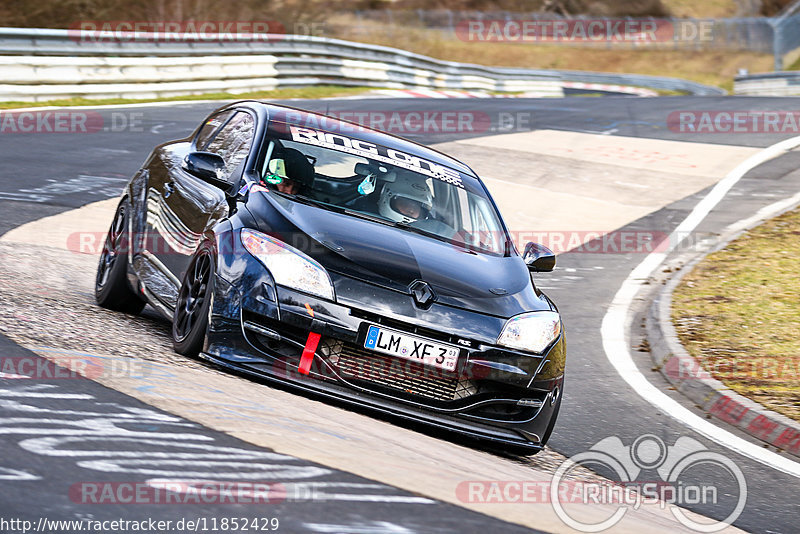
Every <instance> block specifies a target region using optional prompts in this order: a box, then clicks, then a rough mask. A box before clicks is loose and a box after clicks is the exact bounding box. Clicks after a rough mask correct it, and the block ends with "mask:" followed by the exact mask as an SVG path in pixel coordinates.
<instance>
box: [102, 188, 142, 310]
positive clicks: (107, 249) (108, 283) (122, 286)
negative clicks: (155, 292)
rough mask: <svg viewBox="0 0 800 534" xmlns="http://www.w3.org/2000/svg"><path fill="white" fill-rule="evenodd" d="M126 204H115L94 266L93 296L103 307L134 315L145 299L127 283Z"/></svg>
mask: <svg viewBox="0 0 800 534" xmlns="http://www.w3.org/2000/svg"><path fill="white" fill-rule="evenodd" d="M127 276H128V207H127V205H126V202H125V201H124V200H123V201H122V202H121V203H120V205H119V206H118V207H117V212H116V213H115V214H114V220H113V221H112V222H111V228H109V229H108V234H106V241H105V243H104V244H103V251H102V252H101V253H100V261H99V263H98V265H97V276H96V277H95V283H94V298H95V300H96V301H97V304H99V305H100V306H102V307H103V308H108V309H110V310H115V311H121V312H125V313H132V314H136V313H139V312H140V311H142V308H144V305H145V302H144V301H143V300H142V299H141V298H139V296H138V295H137V294H136V293H135V292H133V291H131V288H130V286H129V285H128V280H127Z"/></svg>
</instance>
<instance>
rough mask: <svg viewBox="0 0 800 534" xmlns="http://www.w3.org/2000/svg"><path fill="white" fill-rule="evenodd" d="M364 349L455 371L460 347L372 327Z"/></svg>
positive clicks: (380, 327) (368, 331)
mask: <svg viewBox="0 0 800 534" xmlns="http://www.w3.org/2000/svg"><path fill="white" fill-rule="evenodd" d="M364 348H367V349H370V350H374V351H376V352H382V353H384V354H391V355H392V356H398V357H400V358H405V359H406V360H412V361H415V362H420V363H424V364H425V365H430V366H433V367H438V368H439V369H444V370H446V371H454V370H455V368H456V364H457V363H458V355H459V353H460V350H459V349H458V347H453V346H451V345H444V344H442V343H434V342H433V341H430V340H427V339H424V338H421V337H417V336H412V335H410V334H406V333H404V332H398V331H397V330H392V329H389V328H385V327H382V326H374V325H370V327H369V330H367V340H366V341H365V342H364Z"/></svg>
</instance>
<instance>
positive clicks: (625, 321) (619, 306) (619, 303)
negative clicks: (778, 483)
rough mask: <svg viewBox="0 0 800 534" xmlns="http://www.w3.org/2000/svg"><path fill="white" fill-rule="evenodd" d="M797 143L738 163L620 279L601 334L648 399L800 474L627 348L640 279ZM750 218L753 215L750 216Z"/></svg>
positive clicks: (620, 368) (612, 357) (726, 443)
mask: <svg viewBox="0 0 800 534" xmlns="http://www.w3.org/2000/svg"><path fill="white" fill-rule="evenodd" d="M797 146H800V137H792V138H791V139H786V140H785V141H781V142H780V143H777V144H774V145H772V146H770V147H767V148H765V149H764V150H762V151H761V152H759V153H757V154H754V155H752V156H750V157H749V158H747V159H746V160H745V161H743V162H742V163H740V164H739V165H738V166H737V167H736V168H735V169H733V170H732V171H731V172H730V173H729V174H728V175H727V176H726V177H725V178H724V179H722V180H721V181H720V182H719V183H717V185H716V186H714V188H713V189H712V190H711V191H710V192H709V193H708V194H707V195H706V196H705V197H704V198H703V199H702V200H701V201H700V202H699V203H698V204H697V205H696V206H695V207H694V209H693V210H692V212H691V213H690V214H689V215H688V216H687V217H686V219H684V220H683V222H681V223H680V224H679V225H678V227H677V228H675V230H674V231H673V232H672V234H671V235H670V236H669V243H670V245H669V248H668V250H667V251H666V252H653V253H650V254H649V255H648V256H647V257H646V258H645V259H644V260H642V262H641V263H640V264H639V265H637V266H636V268H635V269H634V270H633V271H631V273H630V274H629V275H628V277H627V278H626V279H625V281H624V282H623V283H622V286H621V287H620V289H619V291H617V294H616V295H614V300H613V301H612V302H611V305H610V306H609V308H608V311H607V312H606V314H605V316H604V317H603V323H602V326H601V327H600V333H601V335H602V337H603V349H604V350H605V353H606V357H607V358H608V361H609V362H611V365H613V366H614V368H615V369H616V370H617V372H618V373H619V375H620V376H621V377H622V378H623V380H625V382H627V383H628V385H630V386H631V387H632V388H633V390H634V391H635V392H636V393H638V394H639V395H640V396H641V397H642V398H643V399H644V400H646V401H647V402H649V403H650V404H652V405H653V406H655V407H656V408H658V409H659V410H660V411H662V412H663V413H665V414H667V415H669V416H670V417H672V418H674V419H676V420H678V421H680V422H681V423H683V424H684V425H686V426H688V427H690V428H692V429H693V430H695V431H696V432H698V433H699V434H701V435H703V436H705V437H706V438H708V439H710V440H712V441H715V442H716V443H718V444H720V445H722V446H723V447H726V448H728V449H730V450H732V451H734V452H737V453H739V454H741V455H743V456H746V457H748V458H750V459H752V460H755V461H757V462H760V463H762V464H764V465H767V466H769V467H772V468H774V469H777V470H779V471H782V472H784V473H787V474H790V475H793V476H795V477H798V478H800V463H797V462H795V461H793V460H790V459H789V458H786V457H784V456H781V455H779V454H776V453H774V452H772V451H769V450H767V449H765V448H764V447H763V446H761V445H757V444H755V443H751V442H749V441H747V440H744V439H742V438H740V437H739V436H736V435H735V434H732V433H731V432H728V431H727V430H724V429H722V428H720V427H718V426H716V425H714V424H713V423H711V422H709V421H708V420H707V419H704V418H703V417H701V416H699V415H697V414H695V413H694V412H692V411H691V410H689V409H687V408H685V407H684V406H683V405H681V404H680V403H679V402H677V401H676V400H674V399H672V398H670V397H669V396H668V395H666V394H665V393H663V392H662V391H661V390H659V389H658V388H656V387H655V386H654V385H653V384H651V383H650V382H648V380H647V378H645V376H644V375H643V374H642V373H641V372H639V369H638V368H637V367H636V364H635V363H634V361H633V358H632V356H631V353H630V350H629V349H628V341H627V338H626V333H627V332H628V331H629V329H630V326H631V322H632V320H633V318H632V317H630V316H629V311H630V306H631V303H632V302H633V299H634V297H635V296H636V294H637V293H638V291H639V288H640V286H641V285H642V283H643V282H644V281H645V280H647V278H648V277H649V276H650V274H652V273H653V271H655V270H656V269H657V268H658V267H659V266H660V265H661V264H662V263H663V262H664V260H665V259H666V256H667V254H668V253H669V252H670V251H671V250H672V249H674V248H675V247H676V246H678V245H679V244H680V241H681V240H682V239H683V238H685V237H686V236H687V235H688V234H689V233H690V232H691V231H693V230H694V229H695V228H697V226H698V225H699V224H700V223H701V222H702V221H703V219H705V218H706V216H707V215H708V214H709V213H710V212H711V210H713V209H714V208H715V207H716V205H717V204H719V202H720V201H721V200H722V199H723V198H724V197H725V195H726V194H727V193H728V192H729V191H730V189H731V188H732V187H733V186H734V185H735V184H736V183H737V182H738V181H739V180H740V179H741V178H742V177H743V176H744V175H745V174H747V173H748V172H749V171H750V170H752V169H753V168H755V167H757V166H758V165H761V164H762V163H764V162H766V161H769V160H770V159H772V158H775V157H777V156H779V155H780V154H781V153H783V152H786V151H789V150H791V149H793V148H795V147H797ZM778 205H785V202H778V203H776V204H773V206H778ZM763 211H764V210H761V211H759V213H760V214H761V215H766V214H765V213H762V212H763ZM750 219H752V217H751V218H750ZM750 219H748V220H750Z"/></svg>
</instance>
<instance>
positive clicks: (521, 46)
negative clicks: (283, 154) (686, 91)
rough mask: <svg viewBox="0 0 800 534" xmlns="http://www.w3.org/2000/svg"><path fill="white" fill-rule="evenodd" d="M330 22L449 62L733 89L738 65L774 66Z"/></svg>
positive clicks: (736, 56) (362, 37)
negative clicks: (620, 75)
mask: <svg viewBox="0 0 800 534" xmlns="http://www.w3.org/2000/svg"><path fill="white" fill-rule="evenodd" d="M329 27H330V28H331V30H332V32H333V34H334V35H333V37H337V38H341V39H348V40H351V41H360V42H364V43H371V44H377V45H383V46H391V47H394V48H402V49H404V50H409V51H411V52H415V53H417V54H423V55H426V56H431V57H435V58H438V59H445V60H449V61H460V62H465V63H477V64H480V65H489V66H503V67H524V68H532V69H560V70H591V71H596V72H619V73H635V74H650V75H654V76H672V77H675V78H684V79H687V80H692V81H696V82H700V83H704V84H707V85H714V86H717V87H721V88H723V89H725V90H727V91H732V90H733V77H734V76H735V75H736V74H737V73H738V72H739V70H740V69H747V70H748V71H749V72H770V71H771V70H772V67H773V58H772V55H770V54H761V53H755V52H742V51H736V50H687V49H675V48H638V49H631V48H621V47H615V48H599V47H589V46H557V45H552V44H532V43H497V42H467V41H461V40H459V39H458V38H456V37H455V36H454V35H448V34H446V33H445V32H441V31H437V30H429V29H419V28H409V27H403V26H398V25H395V26H384V25H378V24H374V23H371V22H369V21H356V20H354V19H353V18H352V17H351V16H348V15H339V16H337V17H333V18H332V19H331V21H330V25H329Z"/></svg>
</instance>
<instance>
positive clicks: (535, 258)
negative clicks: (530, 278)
mask: <svg viewBox="0 0 800 534" xmlns="http://www.w3.org/2000/svg"><path fill="white" fill-rule="evenodd" d="M522 259H523V260H525V265H527V266H528V270H529V271H530V272H532V273H549V272H550V271H552V270H553V269H555V268H556V255H555V254H554V253H553V251H552V250H550V249H549V248H547V247H546V246H544V245H540V244H539V243H528V244H526V245H525V252H524V253H523V254H522Z"/></svg>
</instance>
